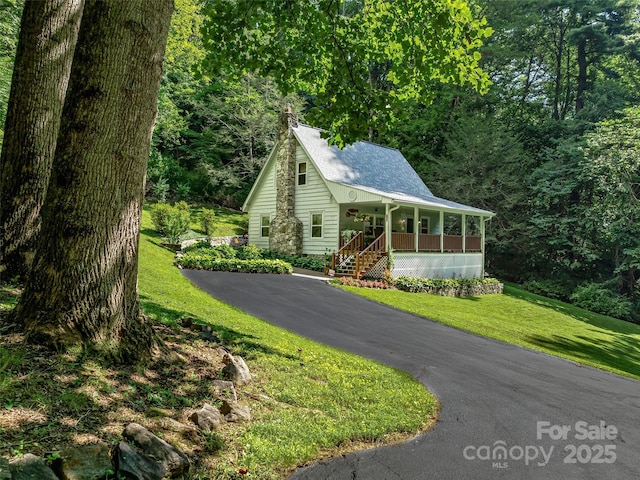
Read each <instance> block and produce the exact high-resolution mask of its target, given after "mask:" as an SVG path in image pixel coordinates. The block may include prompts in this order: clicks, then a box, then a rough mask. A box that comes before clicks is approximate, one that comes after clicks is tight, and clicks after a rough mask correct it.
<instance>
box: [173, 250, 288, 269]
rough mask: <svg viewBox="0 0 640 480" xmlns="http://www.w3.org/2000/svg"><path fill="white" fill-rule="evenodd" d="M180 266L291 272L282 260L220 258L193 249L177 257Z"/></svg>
mask: <svg viewBox="0 0 640 480" xmlns="http://www.w3.org/2000/svg"><path fill="white" fill-rule="evenodd" d="M176 262H177V264H178V265H179V266H181V267H182V268H193V269H198V270H215V271H222V272H242V273H279V274H291V273H293V268H292V267H291V265H289V264H288V263H286V262H283V261H282V260H258V259H253V260H241V259H238V258H220V257H219V256H217V255H211V254H209V253H204V252H202V251H198V250H193V251H191V252H187V253H185V254H183V255H182V256H181V257H179V258H178V259H177V261H176Z"/></svg>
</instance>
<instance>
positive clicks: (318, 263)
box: [262, 250, 325, 272]
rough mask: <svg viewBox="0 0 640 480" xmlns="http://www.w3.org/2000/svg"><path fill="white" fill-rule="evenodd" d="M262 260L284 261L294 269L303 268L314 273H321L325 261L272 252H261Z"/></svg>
mask: <svg viewBox="0 0 640 480" xmlns="http://www.w3.org/2000/svg"><path fill="white" fill-rule="evenodd" d="M262 258H271V259H279V260H284V261H285V262H287V263H290V264H291V265H293V266H294V267H298V268H305V269H307V270H313V271H316V272H322V271H323V270H324V267H325V261H324V260H323V259H321V258H316V257H299V256H297V255H288V254H286V253H278V252H274V251H273V250H263V252H262Z"/></svg>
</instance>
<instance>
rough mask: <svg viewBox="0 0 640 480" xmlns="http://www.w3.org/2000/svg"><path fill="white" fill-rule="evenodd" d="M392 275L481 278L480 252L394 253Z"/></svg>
mask: <svg viewBox="0 0 640 480" xmlns="http://www.w3.org/2000/svg"><path fill="white" fill-rule="evenodd" d="M391 273H392V274H393V276H394V277H401V276H405V277H417V278H481V277H482V254H481V253H394V254H393V271H392V272H391Z"/></svg>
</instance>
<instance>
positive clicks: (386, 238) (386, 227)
mask: <svg viewBox="0 0 640 480" xmlns="http://www.w3.org/2000/svg"><path fill="white" fill-rule="evenodd" d="M384 233H385V235H384V243H386V245H385V248H386V249H387V252H390V251H391V215H389V204H388V203H385V204H384Z"/></svg>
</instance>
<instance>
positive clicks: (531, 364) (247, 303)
mask: <svg viewBox="0 0 640 480" xmlns="http://www.w3.org/2000/svg"><path fill="white" fill-rule="evenodd" d="M183 274H184V275H185V276H186V277H187V278H189V279H190V280H191V281H193V282H194V283H196V284H197V285H198V286H200V287H201V288H202V289H203V290H205V291H207V292H209V293H210V294H211V295H213V296H214V297H216V298H218V299H220V300H222V301H224V302H227V303H230V304H232V305H235V306H237V307H239V308H240V309H242V310H245V311H246V312H248V313H250V314H252V315H254V316H256V317H259V318H262V319H264V320H266V321H268V322H270V323H273V324H275V325H279V326H281V327H284V328H286V329H287V330H291V331H294V332H296V333H299V334H300V335H302V336H305V337H308V338H311V339H314V340H317V341H319V342H322V343H325V344H328V345H333V346H336V347H339V348H342V349H345V350H349V351H351V352H354V353H357V354H359V355H362V356H365V357H368V358H371V359H374V360H377V361H379V362H382V363H385V364H387V365H390V366H392V367H395V368H398V369H401V370H405V371H407V372H409V373H411V374H412V375H413V376H415V377H416V378H417V379H418V380H419V381H420V382H422V383H423V384H424V385H425V386H426V387H427V388H428V389H429V390H430V391H431V392H433V393H434V394H435V395H437V397H438V398H439V400H440V401H441V403H442V411H441V416H440V420H439V422H438V423H437V425H436V426H435V428H433V430H431V431H430V432H427V433H425V434H423V435H420V436H418V437H416V438H414V439H412V440H410V441H408V442H406V443H404V444H401V445H394V446H390V447H382V448H378V449H371V450H366V451H362V452H357V453H353V454H349V455H346V456H343V457H340V458H337V459H334V460H328V461H323V462H319V463H316V464H314V465H311V466H309V467H306V468H302V469H300V470H298V471H297V472H295V473H294V474H293V475H292V477H291V478H292V479H317V480H330V479H336V480H338V479H339V480H342V479H345V480H346V479H362V480H414V479H415V480H417V479H438V480H445V479H452V480H466V479H474V480H476V479H478V480H480V479H502V478H505V479H518V480H519V479H545V480H549V479H558V480H568V479H576V480H578V479H580V480H586V479H604V478H606V479H616V480H617V479H620V480H628V479H638V478H640V382H637V381H634V380H630V379H627V378H624V377H620V376H617V375H613V374H609V373H606V372H602V371H599V370H595V369H592V368H588V367H582V366H579V365H576V364H575V363H572V362H569V361H565V360H561V359H558V358H555V357H551V356H549V355H545V354H542V353H538V352H534V351H529V350H526V349H523V348H520V347H515V346H511V345H507V344H503V343H500V342H496V341H493V340H488V339H485V338H481V337H478V336H476V335H472V334H469V333H465V332H462V331H459V330H455V329H453V328H450V327H447V326H444V325H441V324H439V323H436V322H433V321H431V320H428V319H424V318H420V317H417V316H415V315H412V314H409V313H404V312H400V311H398V310H395V309H392V308H389V307H386V306H383V305H379V304H376V303H374V302H371V301H368V300H366V299H363V298H361V297H358V296H353V295H350V294H348V293H346V292H343V291H342V290H340V289H337V288H334V287H331V286H329V285H326V284H325V283H324V282H321V281H318V280H315V279H310V278H303V277H299V276H285V275H282V276H281V275H251V274H239V273H224V272H206V271H191V270H184V271H183ZM638 348H640V346H639V347H638ZM584 437H587V438H584Z"/></svg>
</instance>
